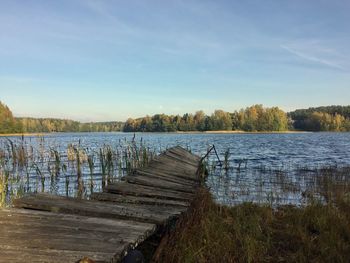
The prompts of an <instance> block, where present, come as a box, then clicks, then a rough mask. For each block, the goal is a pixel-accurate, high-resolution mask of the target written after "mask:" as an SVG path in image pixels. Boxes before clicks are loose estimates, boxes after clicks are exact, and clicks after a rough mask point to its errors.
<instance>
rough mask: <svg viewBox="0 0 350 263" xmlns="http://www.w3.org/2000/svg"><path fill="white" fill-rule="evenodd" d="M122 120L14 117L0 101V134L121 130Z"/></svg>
mask: <svg viewBox="0 0 350 263" xmlns="http://www.w3.org/2000/svg"><path fill="white" fill-rule="evenodd" d="M123 126H124V122H91V123H81V122H78V121H72V120H64V119H53V118H15V117H14V116H13V114H12V112H11V110H10V109H9V108H8V107H7V106H6V105H5V104H3V103H2V102H1V101H0V134H1V133H2V134H6V133H39V132H112V131H121V130H122V129H123Z"/></svg>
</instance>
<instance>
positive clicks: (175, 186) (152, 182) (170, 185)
mask: <svg viewBox="0 0 350 263" xmlns="http://www.w3.org/2000/svg"><path fill="white" fill-rule="evenodd" d="M123 181H126V182H128V183H131V184H139V185H145V186H152V187H156V188H159V189H167V190H176V191H178V192H185V193H192V194H194V193H195V188H194V187H187V186H184V185H182V184H179V183H174V182H169V181H166V180H162V179H161V178H153V177H147V176H141V175H129V176H124V177H123Z"/></svg>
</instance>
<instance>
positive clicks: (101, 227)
mask: <svg viewBox="0 0 350 263" xmlns="http://www.w3.org/2000/svg"><path fill="white" fill-rule="evenodd" d="M155 229H156V226H155V225H154V224H147V223H141V222H134V221H126V220H119V221H118V220H111V219H103V218H92V217H82V216H76V215H66V214H57V213H49V212H41V211H32V210H24V209H11V210H1V211H0V251H1V252H0V254H1V257H0V262H76V261H77V260H79V259H81V258H83V257H86V256H87V257H89V258H91V259H93V260H96V261H103V262H110V261H112V260H114V261H115V260H118V259H120V258H121V257H122V255H123V253H124V252H125V251H126V250H127V248H128V247H129V246H130V245H132V244H134V245H135V246H136V245H137V244H138V243H140V242H142V241H143V240H144V239H145V238H147V237H148V236H149V235H151V234H152V233H154V231H155ZM16 254H17V255H16Z"/></svg>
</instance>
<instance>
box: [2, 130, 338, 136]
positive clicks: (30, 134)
mask: <svg viewBox="0 0 350 263" xmlns="http://www.w3.org/2000/svg"><path fill="white" fill-rule="evenodd" d="M329 132H331V131H329ZM69 133H72V134H78V133H125V134H134V133H135V134H300V133H315V132H312V131H252V132H249V131H238V130H235V131H220V130H218V131H174V132H123V131H113V132H42V133H40V132H37V133H4V134H0V137H22V136H23V137H31V136H32V137H33V136H50V135H55V134H69ZM332 133H337V132H332Z"/></svg>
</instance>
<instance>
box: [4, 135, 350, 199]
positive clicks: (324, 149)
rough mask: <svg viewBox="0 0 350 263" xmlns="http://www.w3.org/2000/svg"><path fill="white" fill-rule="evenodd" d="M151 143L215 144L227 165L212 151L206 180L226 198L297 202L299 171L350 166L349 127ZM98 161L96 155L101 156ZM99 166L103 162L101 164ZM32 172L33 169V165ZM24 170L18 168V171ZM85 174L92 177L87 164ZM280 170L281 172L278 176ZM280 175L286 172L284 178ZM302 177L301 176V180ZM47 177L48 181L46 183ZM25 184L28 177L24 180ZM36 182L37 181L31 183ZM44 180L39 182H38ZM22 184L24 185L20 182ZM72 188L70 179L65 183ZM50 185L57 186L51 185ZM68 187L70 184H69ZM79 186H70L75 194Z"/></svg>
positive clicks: (59, 141) (51, 144)
mask: <svg viewBox="0 0 350 263" xmlns="http://www.w3.org/2000/svg"><path fill="white" fill-rule="evenodd" d="M133 137H134V134H130V133H74V134H69V133H67V134H50V135H47V136H44V137H43V138H38V137H36V136H33V137H25V138H24V143H25V145H27V146H32V147H33V148H34V149H38V148H39V147H44V148H46V149H47V150H49V149H56V150H57V151H58V152H60V153H65V152H66V151H67V147H68V145H69V144H75V145H79V147H81V148H83V149H87V151H94V150H96V151H97V150H98V149H99V148H101V147H103V145H111V146H112V147H113V145H120V144H121V143H122V142H130V141H131V140H132V139H133ZM8 139H10V140H11V141H13V142H18V141H21V138H19V137H9V138H4V137H1V138H0V145H1V147H2V148H3V149H4V148H6V147H8V146H5V145H8ZM141 140H142V143H143V144H144V145H147V147H149V148H150V149H154V151H155V152H157V153H158V152H160V151H163V150H165V149H166V148H169V147H171V146H175V145H181V146H183V147H185V148H188V149H190V150H191V151H192V152H193V153H195V154H197V155H200V156H204V155H205V154H206V152H207V150H208V148H209V147H210V146H211V145H215V147H216V150H217V152H218V154H219V157H220V160H221V161H224V160H225V152H226V159H227V162H226V163H225V166H226V168H227V169H222V168H221V169H220V167H219V166H215V165H217V164H218V161H217V158H216V156H215V155H214V154H210V156H209V159H208V160H206V161H207V162H208V163H209V171H210V174H209V177H208V180H207V185H208V186H209V187H210V188H211V191H212V192H213V194H214V196H215V197H216V198H217V200H218V201H219V202H222V203H230V204H231V203H235V202H241V201H258V202H259V201H260V200H261V201H266V200H270V201H271V200H272V199H275V200H278V201H279V202H280V203H285V202H291V203H298V202H299V201H295V200H300V195H301V192H302V191H303V187H304V184H305V183H306V182H305V178H303V182H301V181H300V178H298V177H296V176H295V173H296V171H300V170H304V171H305V170H312V169H314V168H317V167H321V166H330V165H331V166H338V167H342V166H350V133H286V134H166V133H142V134H141V133H140V134H136V135H135V141H137V142H138V143H140V142H141ZM228 150H229V153H228V152H227V151H228ZM96 161H97V160H96ZM96 166H98V165H96ZM31 173H33V169H31ZM24 174H25V173H23V171H22V172H18V171H17V176H24ZM83 174H84V176H85V177H88V171H87V167H85V168H84V169H83ZM100 175H101V174H100V171H99V168H96V178H94V180H96V182H95V183H94V187H95V188H96V189H95V190H96V191H100V190H101V187H100V186H99V183H98V180H97V179H98V178H99V177H100ZM276 175H277V177H276ZM281 176H285V178H284V179H283V178H282V179H281ZM276 178H277V179H278V180H283V183H284V184H293V185H294V186H295V187H297V188H298V189H296V190H295V189H294V190H293V189H290V190H289V191H282V190H281V187H280V186H279V187H277V186H276V185H277V183H276ZM298 180H299V181H298ZM46 183H47V182H45V184H46ZM280 183H281V182H280ZM22 184H24V185H25V182H24V181H22ZM31 184H32V183H31ZM37 184H38V185H40V183H39V182H38V183H37ZM65 184H67V183H66V181H64V180H61V181H59V182H56V186H55V191H54V192H55V193H58V194H62V195H64V194H65V193H67V191H64V185H65ZM18 187H20V183H19V182H17V183H13V184H12V188H11V191H12V192H16V191H18V189H16V188H18ZM21 187H23V186H21ZM38 188H39V187H38V186H37V187H36V188H35V187H32V186H28V185H27V187H24V190H23V189H22V190H23V191H24V192H27V191H29V192H33V191H34V192H35V191H40V190H39V189H38ZM66 188H67V185H66ZM86 188H88V187H86ZM44 190H45V191H51V192H52V191H53V190H52V188H50V187H48V188H47V189H44ZM66 190H67V189H66ZM75 190H76V189H75V187H74V186H73V185H72V189H70V191H69V195H74V193H75Z"/></svg>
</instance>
